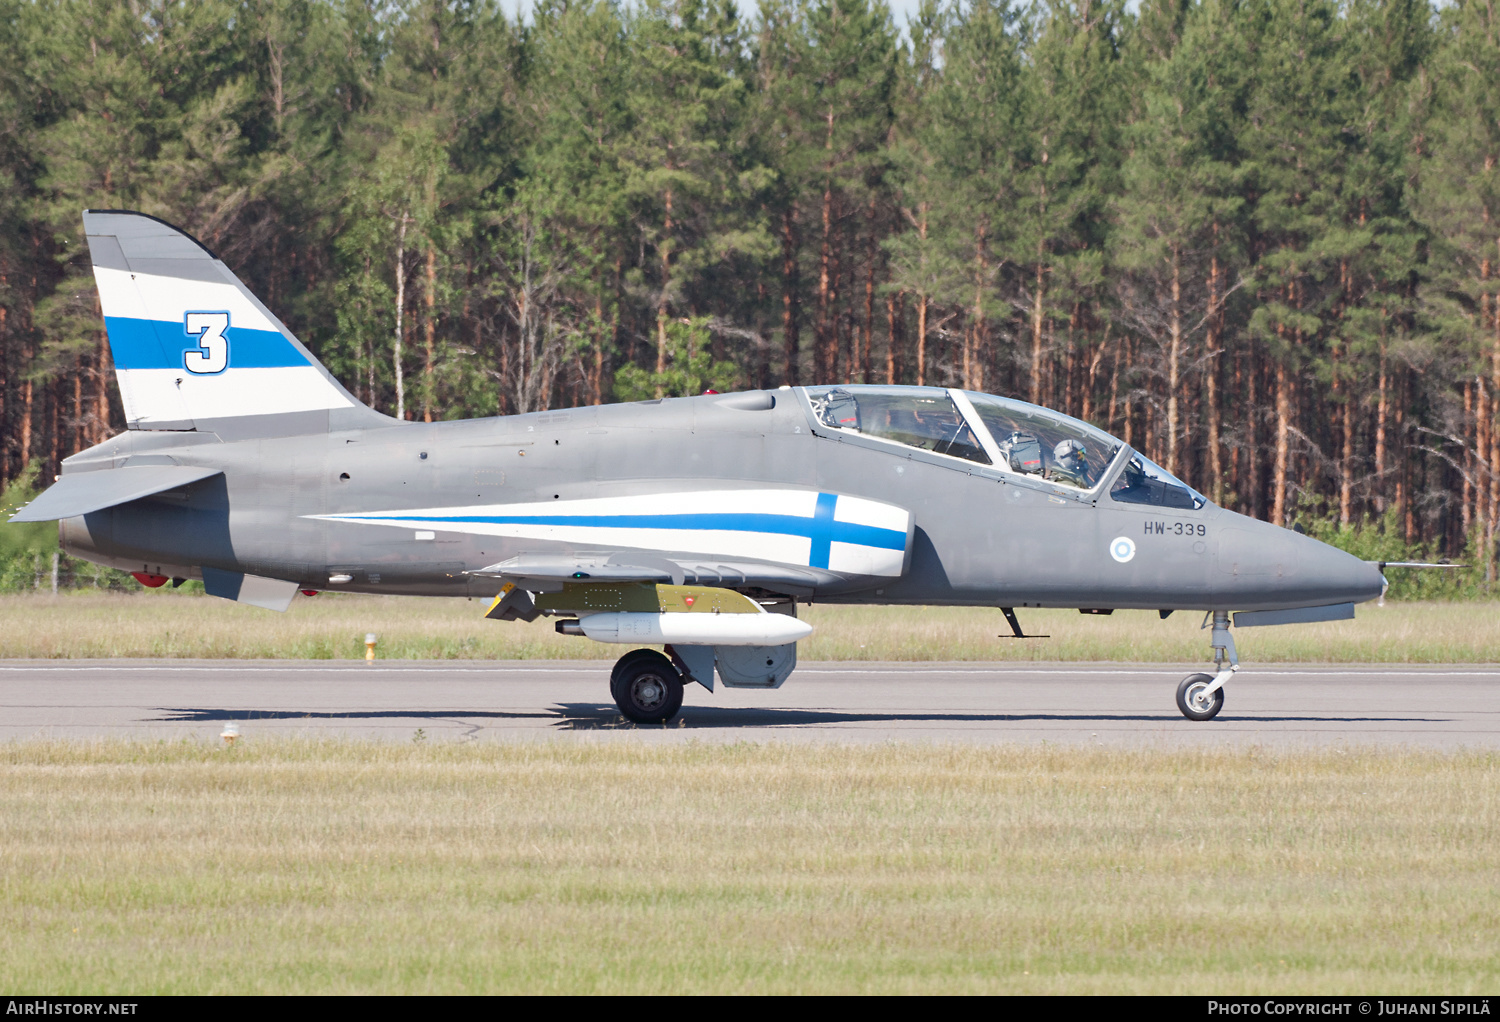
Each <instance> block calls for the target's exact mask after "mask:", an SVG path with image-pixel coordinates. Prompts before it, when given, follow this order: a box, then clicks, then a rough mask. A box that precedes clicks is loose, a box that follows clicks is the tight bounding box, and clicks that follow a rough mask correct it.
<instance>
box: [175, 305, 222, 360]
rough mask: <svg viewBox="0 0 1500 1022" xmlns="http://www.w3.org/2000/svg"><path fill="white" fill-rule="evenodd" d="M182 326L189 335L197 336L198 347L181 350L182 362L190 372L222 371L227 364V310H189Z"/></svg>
mask: <svg viewBox="0 0 1500 1022" xmlns="http://www.w3.org/2000/svg"><path fill="white" fill-rule="evenodd" d="M183 326H184V328H185V329H186V331H187V333H188V335H189V336H190V337H197V338H198V347H197V348H196V349H193V348H189V349H188V350H187V351H185V352H183V355H182V364H183V367H184V368H185V369H187V371H188V372H190V373H200V374H204V375H207V374H210V373H222V372H223V371H224V370H225V369H226V368H228V366H229V338H227V337H225V336H224V332H225V331H226V330H228V329H229V313H227V312H190V313H188V314H187V316H186V317H184V321H183Z"/></svg>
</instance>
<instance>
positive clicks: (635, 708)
mask: <svg viewBox="0 0 1500 1022" xmlns="http://www.w3.org/2000/svg"><path fill="white" fill-rule="evenodd" d="M609 692H610V695H612V696H614V697H615V705H616V706H618V707H619V708H620V713H622V714H623V715H624V716H625V719H627V720H631V721H634V722H635V723H637V724H665V723H666V722H667V721H669V720H671V719H672V718H673V717H675V716H677V711H679V710H681V709H682V675H681V674H680V673H678V670H677V668H676V667H674V666H672V661H670V660H668V659H667V658H666V657H665V656H663V655H662V654H660V653H658V652H657V651H656V650H654V649H635V650H631V651H630V652H629V653H626V654H625V655H624V656H622V657H621V658H620V659H619V661H618V662H616V664H615V668H614V670H613V671H612V672H611V674H610V680H609Z"/></svg>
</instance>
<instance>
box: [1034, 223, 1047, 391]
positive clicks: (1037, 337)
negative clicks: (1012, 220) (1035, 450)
mask: <svg viewBox="0 0 1500 1022" xmlns="http://www.w3.org/2000/svg"><path fill="white" fill-rule="evenodd" d="M1036 260H1037V261H1036V293H1035V294H1034V295H1032V302H1031V394H1030V396H1031V403H1032V404H1040V403H1041V400H1042V299H1043V297H1044V290H1043V281H1044V279H1045V278H1044V274H1045V273H1046V268H1045V267H1044V266H1043V265H1042V247H1041V246H1040V245H1038V246H1037V253H1036Z"/></svg>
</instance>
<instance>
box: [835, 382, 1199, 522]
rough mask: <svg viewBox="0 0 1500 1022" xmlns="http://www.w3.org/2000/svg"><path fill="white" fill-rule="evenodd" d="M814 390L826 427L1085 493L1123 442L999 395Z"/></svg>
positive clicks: (881, 389)
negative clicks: (1034, 478)
mask: <svg viewBox="0 0 1500 1022" xmlns="http://www.w3.org/2000/svg"><path fill="white" fill-rule="evenodd" d="M807 395H808V398H809V399H810V400H811V402H812V407H813V413H814V414H815V415H816V416H817V417H818V421H819V422H821V423H822V424H823V425H824V426H828V427H830V428H833V429H838V430H842V431H844V432H849V433H860V434H862V435H864V436H871V437H879V438H880V439H882V440H888V441H892V442H894V443H898V444H904V445H906V446H908V447H917V448H920V449H922V450H926V451H933V452H935V453H937V454H946V455H948V456H950V457H954V458H961V459H963V460H965V461H971V462H975V463H977V464H980V465H995V466H996V467H997V468H1000V469H1002V470H1005V471H1009V472H1014V473H1017V474H1019V475H1029V476H1036V477H1037V478H1039V479H1045V480H1047V481H1048V482H1052V483H1056V484H1058V485H1061V486H1068V487H1073V488H1076V489H1080V490H1092V489H1094V488H1095V487H1096V486H1098V485H1099V484H1100V482H1101V481H1102V480H1103V478H1104V476H1105V474H1106V472H1107V471H1108V470H1109V468H1110V466H1111V464H1112V463H1113V462H1114V460H1115V456H1116V455H1117V454H1119V452H1120V449H1121V447H1122V446H1123V445H1122V444H1121V443H1120V442H1119V441H1118V440H1116V439H1115V438H1114V437H1112V436H1110V435H1109V434H1108V433H1105V432H1103V431H1102V430H1099V429H1096V428H1094V427H1093V426H1090V425H1089V424H1088V423H1086V422H1081V421H1079V420H1078V419H1074V418H1070V417H1069V416H1066V415H1062V414H1059V413H1057V412H1053V411H1049V410H1048V409H1046V408H1041V407H1038V406H1037V405H1031V404H1027V403H1025V402H1024V401H1012V400H1009V399H1007V398H1002V397H996V396H994V395H993V394H978V393H973V392H970V391H958V390H945V389H942V388H940V387H879V386H864V385H850V386H843V387H810V388H808V391H807ZM1158 502H1159V501H1158ZM1173 506H1175V505H1173Z"/></svg>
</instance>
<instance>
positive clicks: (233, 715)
mask: <svg viewBox="0 0 1500 1022" xmlns="http://www.w3.org/2000/svg"><path fill="white" fill-rule="evenodd" d="M155 709H156V710H157V711H159V712H160V713H164V714H167V715H168V716H164V717H158V718H157V721H160V722H166V723H173V724H175V723H179V722H181V723H194V722H202V723H210V722H216V721H231V720H386V719H390V718H404V719H413V718H415V719H422V720H452V719H453V718H455V717H458V718H462V719H464V720H474V719H483V718H498V719H501V720H524V719H527V718H533V719H540V720H556V719H557V714H556V713H555V712H549V711H539V712H536V713H527V712H525V711H518V710H337V711H332V710H222V709H210V708H204V707H177V706H158V707H155ZM619 715H620V711H618V710H615V716H617V717H618V716H619Z"/></svg>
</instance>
